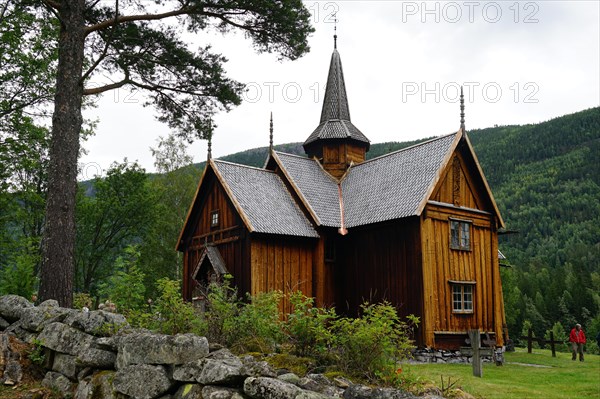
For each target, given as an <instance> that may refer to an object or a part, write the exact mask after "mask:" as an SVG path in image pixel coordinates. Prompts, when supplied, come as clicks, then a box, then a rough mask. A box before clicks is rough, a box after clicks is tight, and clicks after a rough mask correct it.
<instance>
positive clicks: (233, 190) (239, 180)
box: [212, 160, 319, 237]
mask: <svg viewBox="0 0 600 399" xmlns="http://www.w3.org/2000/svg"><path fill="white" fill-rule="evenodd" d="M212 163H213V165H214V168H215V173H216V174H217V177H218V178H219V180H221V183H222V184H223V186H224V188H225V190H226V191H227V192H228V193H230V197H231V200H232V202H233V203H234V205H235V206H236V208H237V209H238V212H240V214H241V216H242V218H243V219H245V220H246V221H247V224H249V226H247V227H248V229H249V230H250V231H255V232H258V233H270V234H283V235H290V236H300V237H319V235H318V234H317V232H316V231H315V229H314V228H313V226H312V224H311V223H310V222H309V220H308V219H307V218H306V216H304V214H303V213H302V211H301V210H300V208H299V207H298V204H296V202H295V201H294V199H293V198H292V195H291V194H290V193H289V191H287V188H286V187H285V184H284V183H283V181H282V180H281V179H280V178H279V176H278V175H277V174H276V173H274V172H272V171H269V170H265V169H258V168H254V167H250V166H244V165H239V164H234V163H230V162H225V161H217V160H215V161H212Z"/></svg>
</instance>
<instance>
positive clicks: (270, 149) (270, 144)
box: [269, 111, 273, 152]
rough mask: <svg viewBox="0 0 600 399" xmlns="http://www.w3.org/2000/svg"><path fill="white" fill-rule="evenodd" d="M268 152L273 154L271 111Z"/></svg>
mask: <svg viewBox="0 0 600 399" xmlns="http://www.w3.org/2000/svg"><path fill="white" fill-rule="evenodd" d="M269 152H273V112H272V111H271V122H270V124H269Z"/></svg>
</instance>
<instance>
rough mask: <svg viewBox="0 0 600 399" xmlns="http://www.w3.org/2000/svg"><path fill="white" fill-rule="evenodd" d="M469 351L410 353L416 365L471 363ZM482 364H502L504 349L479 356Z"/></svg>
mask: <svg viewBox="0 0 600 399" xmlns="http://www.w3.org/2000/svg"><path fill="white" fill-rule="evenodd" d="M467 352H469V351H464V352H463V351H460V350H442V349H430V348H425V349H416V350H414V351H413V352H412V356H413V361H414V362H418V363H472V356H471V354H469V353H467ZM481 360H482V361H483V362H496V364H503V363H504V347H502V348H496V349H495V350H494V353H493V355H492V356H481Z"/></svg>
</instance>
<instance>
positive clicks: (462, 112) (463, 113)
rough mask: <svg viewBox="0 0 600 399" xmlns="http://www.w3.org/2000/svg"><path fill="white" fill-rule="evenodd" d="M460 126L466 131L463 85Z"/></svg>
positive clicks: (461, 89) (461, 88)
mask: <svg viewBox="0 0 600 399" xmlns="http://www.w3.org/2000/svg"><path fill="white" fill-rule="evenodd" d="M460 128H461V129H462V130H463V132H464V131H465V96H464V94H463V87H462V86H460Z"/></svg>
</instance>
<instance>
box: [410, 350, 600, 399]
mask: <svg viewBox="0 0 600 399" xmlns="http://www.w3.org/2000/svg"><path fill="white" fill-rule="evenodd" d="M585 356H586V357H585V362H580V361H579V360H577V361H575V362H574V361H572V360H571V354H570V353H558V352H557V353H556V357H555V358H553V357H552V354H551V352H550V351H549V350H540V349H538V350H536V349H534V350H533V353H531V354H529V353H527V349H522V348H517V351H516V352H513V353H506V354H505V361H506V363H505V364H504V366H501V367H498V366H495V365H494V364H491V363H484V367H483V378H477V377H474V376H473V369H472V366H471V365H470V364H437V363H431V364H406V365H404V366H403V369H404V370H405V371H407V372H409V373H411V374H413V375H414V376H418V378H420V379H421V380H426V381H431V382H433V383H435V384H436V385H437V386H440V385H441V377H443V378H444V384H446V385H448V377H450V381H452V382H456V386H455V387H456V388H461V389H462V390H464V391H466V392H468V393H470V394H471V395H473V396H475V397H476V398H485V399H495V398H515V399H528V398H543V399H552V398H556V399H568V398H578V399H581V398H586V399H596V398H597V399H600V356H598V355H589V354H586V355H585ZM540 366H544V367H540Z"/></svg>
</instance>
